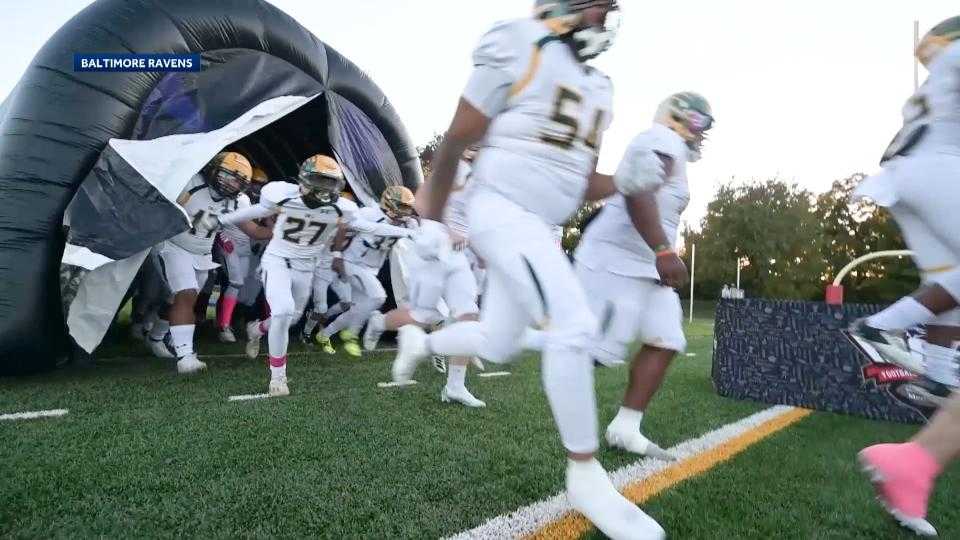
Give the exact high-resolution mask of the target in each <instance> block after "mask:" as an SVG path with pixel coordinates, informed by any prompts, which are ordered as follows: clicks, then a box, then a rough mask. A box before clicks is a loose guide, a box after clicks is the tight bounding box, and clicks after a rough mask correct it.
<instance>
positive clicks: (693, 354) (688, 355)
mask: <svg viewBox="0 0 960 540" xmlns="http://www.w3.org/2000/svg"><path fill="white" fill-rule="evenodd" d="M696 355H697V353H695V352H688V353H687V358H692V357H694V356H696Z"/></svg>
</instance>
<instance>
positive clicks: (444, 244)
mask: <svg viewBox="0 0 960 540" xmlns="http://www.w3.org/2000/svg"><path fill="white" fill-rule="evenodd" d="M413 249H414V252H415V253H416V254H417V256H419V257H420V258H421V259H426V260H434V259H443V258H445V257H446V255H447V254H448V253H449V252H450V233H449V232H448V231H447V226H446V225H444V224H443V223H440V222H439V221H433V220H431V219H424V220H423V221H422V222H421V223H420V228H419V229H417V231H416V234H415V235H414V237H413Z"/></svg>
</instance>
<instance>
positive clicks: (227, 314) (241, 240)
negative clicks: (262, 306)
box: [217, 167, 272, 343]
mask: <svg viewBox="0 0 960 540" xmlns="http://www.w3.org/2000/svg"><path fill="white" fill-rule="evenodd" d="M267 182H268V179H267V174H266V173H265V172H263V170H262V169H258V168H257V167H254V168H253V176H252V178H251V182H250V186H249V187H248V189H247V193H243V194H241V195H240V196H238V197H237V202H238V203H239V204H238V205H237V208H238V209H240V208H247V207H249V206H250V202H251V199H253V200H256V201H259V196H260V190H261V189H263V186H264V185H266V184H267ZM271 236H272V234H271ZM266 239H269V237H267V238H266ZM217 240H218V243H219V248H220V252H221V254H222V255H223V260H224V269H225V270H226V275H227V281H228V283H229V285H228V286H227V287H226V289H225V290H224V291H223V293H222V294H221V295H220V300H219V302H217V328H218V330H219V333H218V335H219V338H220V341H222V342H224V343H236V341H237V338H236V336H235V335H234V334H233V326H232V323H233V311H234V309H235V308H236V307H237V298H238V297H239V295H240V289H241V288H243V284H244V282H245V281H246V279H247V273H248V272H249V271H250V257H251V256H252V254H253V253H252V244H251V239H250V237H249V236H248V235H247V234H245V233H244V232H243V231H242V230H241V229H240V228H239V227H238V226H236V225H224V227H223V230H222V231H220V234H219V235H218V236H217Z"/></svg>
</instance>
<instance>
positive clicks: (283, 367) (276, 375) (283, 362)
mask: <svg viewBox="0 0 960 540" xmlns="http://www.w3.org/2000/svg"><path fill="white" fill-rule="evenodd" d="M286 376H287V357H286V356H283V357H281V358H276V357H273V356H271V357H270V378H272V379H283V378H285V377H286Z"/></svg>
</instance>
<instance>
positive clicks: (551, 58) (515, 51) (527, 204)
mask: <svg viewBox="0 0 960 540" xmlns="http://www.w3.org/2000/svg"><path fill="white" fill-rule="evenodd" d="M474 64H475V65H476V66H478V67H486V68H492V69H496V70H498V72H499V73H504V74H506V75H507V76H509V78H510V80H512V81H513V86H512V87H511V89H510V93H509V98H508V99H507V102H506V106H505V108H504V109H503V110H501V111H500V112H499V114H497V115H496V116H495V117H494V118H493V119H492V120H491V124H490V127H489V130H488V131H487V135H486V137H485V139H484V140H483V142H482V143H481V144H482V146H481V150H480V152H479V155H478V156H477V158H476V160H475V162H474V170H473V177H474V179H475V180H476V182H477V183H478V185H479V186H481V187H482V188H484V189H491V190H493V191H496V192H498V193H500V194H501V195H503V196H504V197H506V198H507V199H509V200H511V201H513V202H515V203H517V204H518V205H520V206H521V207H523V208H525V209H527V210H529V211H531V212H533V213H535V214H537V215H539V216H540V217H541V218H542V219H543V220H544V221H546V222H548V223H552V224H562V223H564V222H565V221H566V220H567V219H568V218H569V217H570V216H571V215H572V214H573V213H574V212H575V211H576V209H577V208H578V207H579V206H580V204H581V203H582V202H583V196H584V193H585V191H586V187H587V178H588V176H589V175H590V174H591V173H592V172H593V170H594V168H595V166H596V160H597V155H598V150H599V148H600V141H601V138H602V136H603V133H604V131H606V129H607V127H608V126H609V125H610V122H611V120H612V118H613V115H612V111H613V85H612V83H611V82H610V79H609V78H607V76H606V75H604V74H603V73H601V72H599V71H597V70H596V69H594V68H592V67H590V66H587V65H585V64H583V63H581V62H579V61H578V60H577V58H576V56H575V55H574V52H573V50H572V49H571V48H570V46H569V45H568V44H567V43H566V42H564V41H563V40H561V38H559V37H558V36H556V35H555V34H553V33H552V32H551V31H550V30H549V29H548V28H547V27H546V26H545V25H544V23H543V22H542V21H538V20H535V19H519V20H513V21H507V22H503V23H499V24H497V25H496V26H494V28H493V29H492V30H491V31H490V32H488V33H487V34H486V35H485V36H484V37H483V38H482V39H481V42H480V45H479V46H478V47H477V49H476V51H475V52H474Z"/></svg>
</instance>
